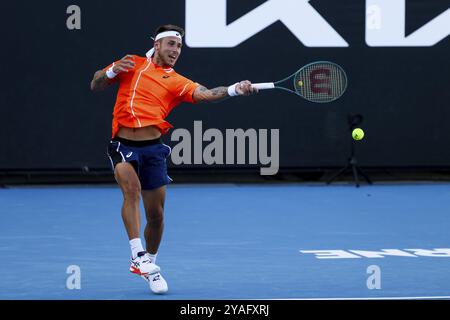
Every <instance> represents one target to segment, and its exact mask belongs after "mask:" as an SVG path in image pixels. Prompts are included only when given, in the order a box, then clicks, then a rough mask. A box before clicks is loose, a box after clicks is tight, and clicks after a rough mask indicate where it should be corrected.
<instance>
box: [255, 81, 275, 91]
mask: <svg viewBox="0 0 450 320" xmlns="http://www.w3.org/2000/svg"><path fill="white" fill-rule="evenodd" d="M252 87H253V88H256V89H258V90H266V89H274V88H275V84H274V83H273V82H264V83H253V84H252Z"/></svg>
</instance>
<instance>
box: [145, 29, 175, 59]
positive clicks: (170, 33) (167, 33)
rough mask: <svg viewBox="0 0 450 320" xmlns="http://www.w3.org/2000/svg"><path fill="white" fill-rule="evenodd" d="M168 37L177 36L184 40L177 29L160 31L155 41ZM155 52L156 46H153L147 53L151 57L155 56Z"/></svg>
mask: <svg viewBox="0 0 450 320" xmlns="http://www.w3.org/2000/svg"><path fill="white" fill-rule="evenodd" d="M167 37H177V38H178V39H180V40H182V37H181V34H180V33H179V32H177V31H164V32H161V33H158V34H157V35H156V38H155V41H158V40H160V39H162V38H167ZM154 53H155V48H151V49H150V50H149V51H148V52H147V54H146V56H147V58H149V59H150V58H151V57H152V56H153V54H154Z"/></svg>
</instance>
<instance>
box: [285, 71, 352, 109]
mask: <svg viewBox="0 0 450 320" xmlns="http://www.w3.org/2000/svg"><path fill="white" fill-rule="evenodd" d="M346 87H347V77H346V75H345V72H344V71H343V70H342V69H341V68H340V67H339V66H337V65H335V64H333V63H328V62H319V63H313V64H311V65H308V66H306V67H304V68H302V69H301V70H299V71H298V72H297V73H296V75H295V77H294V88H295V91H296V92H297V93H298V94H299V95H301V96H302V97H304V98H305V99H307V100H309V101H312V102H330V101H333V100H336V99H337V98H339V97H340V96H341V95H342V94H343V93H344V91H345V89H346Z"/></svg>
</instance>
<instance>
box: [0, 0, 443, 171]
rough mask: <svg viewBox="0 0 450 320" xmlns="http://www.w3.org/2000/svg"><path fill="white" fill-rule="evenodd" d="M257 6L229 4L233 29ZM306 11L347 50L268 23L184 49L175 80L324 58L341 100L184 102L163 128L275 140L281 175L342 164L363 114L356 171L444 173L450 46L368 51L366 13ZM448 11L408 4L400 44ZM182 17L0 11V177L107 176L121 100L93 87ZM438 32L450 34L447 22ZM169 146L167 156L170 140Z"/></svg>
mask: <svg viewBox="0 0 450 320" xmlns="http://www.w3.org/2000/svg"><path fill="white" fill-rule="evenodd" d="M205 1H206V0H205ZM220 1H221V0H219V2H220ZM272 1H273V0H272ZM395 1H397V0H395ZM400 1H403V0H400ZM264 2H265V1H257V0H246V1H241V0H229V1H228V2H227V10H228V17H227V19H228V22H229V23H231V22H232V21H234V20H235V19H237V18H239V17H241V16H242V15H244V14H246V13H247V12H249V11H251V10H252V9H254V8H255V7H257V6H258V5H260V4H263V3H264ZM310 4H311V5H312V6H313V7H314V8H315V9H316V10H317V11H318V12H319V13H320V14H321V15H322V16H323V17H324V19H325V20H326V21H327V22H328V23H329V24H330V25H331V26H332V27H333V28H334V29H335V30H336V31H337V32H338V33H339V34H340V35H341V36H342V38H344V39H345V41H346V42H347V43H348V44H349V46H348V47H340V48H333V47H314V48H313V47H306V46H305V45H303V44H302V43H301V42H300V41H299V40H298V39H297V38H296V37H295V36H294V35H293V33H291V32H290V31H289V30H288V29H287V28H286V27H285V25H284V24H283V23H281V22H276V23H274V24H272V25H271V26H269V27H268V28H266V29H265V30H263V31H261V32H259V33H258V34H257V35H255V36H254V37H252V38H250V39H248V40H247V41H245V42H243V43H241V44H240V45H239V46H237V47H233V48H192V47H189V46H187V45H186V46H185V47H184V49H183V53H182V56H181V58H180V60H179V62H178V64H177V66H176V70H177V71H178V72H179V73H181V74H183V75H185V76H187V77H189V78H191V79H193V80H195V81H197V82H199V83H202V84H203V85H206V86H208V87H215V86H219V85H229V84H232V83H234V82H236V81H237V80H241V79H250V80H252V81H254V82H263V81H270V80H277V79H279V78H282V77H284V76H286V75H289V74H290V73H292V72H293V71H295V70H296V69H297V68H299V67H301V66H302V65H304V64H306V63H308V62H311V61H315V60H331V61H334V62H336V63H338V64H340V65H342V66H343V68H344V69H345V70H346V72H347V74H348V77H349V87H348V90H347V92H346V94H345V95H344V96H343V97H342V98H341V99H340V100H338V101H336V102H334V103H330V104H313V103H309V102H307V101H305V100H303V99H301V98H298V97H296V96H294V95H290V94H286V93H284V92H270V93H269V92H262V93H261V94H259V95H256V96H252V97H246V98H239V99H229V100H227V101H225V102H223V103H220V104H211V105H207V104H201V105H190V104H183V105H180V106H179V107H177V108H176V109H175V110H174V111H173V112H172V114H171V115H170V116H169V121H170V122H171V123H172V124H174V126H175V127H176V128H186V129H189V130H192V128H193V122H194V121H195V120H201V121H202V124H203V130H206V129H207V128H218V129H220V130H225V129H226V128H243V129H248V128H255V129H280V165H281V167H282V168H308V167H309V168H311V167H312V168H314V167H316V168H318V167H333V166H341V165H343V164H344V162H345V161H346V157H347V154H348V151H349V137H348V135H349V133H348V129H347V115H348V114H349V113H359V114H361V115H363V117H364V122H363V124H362V125H361V126H362V127H363V128H364V129H365V132H366V138H365V139H364V140H363V141H362V142H361V143H359V144H358V146H357V147H358V157H359V161H360V164H361V165H363V166H377V167H407V166H427V167H443V166H449V165H450V148H449V146H450V129H449V126H448V123H449V120H450V105H449V101H450V78H449V74H450V58H449V57H450V41H449V37H448V36H447V37H446V38H444V39H443V40H442V41H439V42H438V43H437V44H436V45H433V46H427V47H399V46H397V47H395V46H393V47H373V46H369V45H368V44H367V43H366V39H365V33H366V1H362V0H341V1H336V0H313V1H310ZM70 5H78V6H79V7H80V9H81V29H80V30H69V29H68V28H67V26H66V20H67V18H68V17H69V16H70V14H67V13H66V10H67V7H68V6H70ZM449 5H450V2H449V1H448V0H434V1H431V0H427V1H423V0H407V1H406V34H407V35H409V34H411V33H412V32H414V31H415V30H416V29H418V28H421V27H422V26H423V25H424V24H426V23H427V22H429V21H430V20H432V19H433V18H435V17H436V16H438V15H439V14H441V13H442V12H444V11H446V10H448V8H449ZM185 7H186V3H185V1H181V0H165V1H149V0H146V1H144V0H133V1H127V2H124V1H111V0H109V1H87V0H83V1H75V2H72V1H45V2H42V1H8V2H7V3H3V4H2V9H3V10H2V13H3V14H2V19H1V22H0V23H1V28H0V30H1V31H0V32H1V34H2V50H1V51H0V55H1V60H0V61H1V74H2V77H1V79H0V81H1V86H0V88H1V95H0V119H1V126H0V136H1V137H2V146H1V148H0V170H3V171H7V170H11V169H52V170H59V169H70V168H82V167H86V166H87V167H89V168H91V169H105V168H107V167H108V166H109V161H108V159H107V158H106V154H105V152H106V144H107V142H108V141H109V139H110V132H111V128H110V126H111V113H112V107H113V104H114V101H115V89H116V88H110V90H107V91H105V92H102V93H93V92H91V91H90V89H89V84H90V80H91V78H92V75H93V73H94V72H95V71H96V70H98V69H100V68H102V67H104V66H106V65H108V64H109V63H110V62H112V61H114V60H116V59H118V58H121V57H122V56H124V55H125V54H127V53H133V54H139V55H144V54H145V52H146V51H147V50H148V49H149V48H150V46H151V45H152V41H151V39H150V35H152V34H153V32H154V30H155V29H156V27H157V26H158V25H161V24H166V23H173V24H178V25H180V26H182V27H184V26H185V24H186V17H185ZM203 14H204V15H208V12H207V11H206V12H204V13H203ZM205 27H206V28H207V26H205ZM308 27H311V26H305V28H308ZM442 27H444V28H446V29H447V35H448V33H449V32H450V21H446V23H444V24H441V28H442ZM187 33H189V29H188V30H187ZM165 142H166V143H167V144H169V145H171V144H172V145H173V142H172V141H171V139H170V134H169V135H167V136H166V137H165ZM195 167H206V165H196V166H195Z"/></svg>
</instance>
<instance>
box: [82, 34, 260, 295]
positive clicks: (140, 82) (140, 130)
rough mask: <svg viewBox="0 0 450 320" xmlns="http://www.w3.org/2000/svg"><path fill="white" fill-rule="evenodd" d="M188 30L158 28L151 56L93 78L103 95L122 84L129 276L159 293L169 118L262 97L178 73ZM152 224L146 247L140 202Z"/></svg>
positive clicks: (121, 166) (118, 129)
mask: <svg viewBox="0 0 450 320" xmlns="http://www.w3.org/2000/svg"><path fill="white" fill-rule="evenodd" d="M183 36H184V30H183V29H182V28H180V27H178V26H175V25H164V26H161V27H159V28H158V29H157V31H156V34H155V38H154V47H153V48H152V49H151V50H150V51H149V52H147V54H146V57H141V56H137V55H126V56H125V57H123V58H122V59H121V60H118V61H116V62H114V63H112V64H110V65H109V66H107V67H105V68H104V69H103V70H99V71H97V72H96V73H95V74H94V78H93V80H92V82H91V89H92V90H93V91H98V90H102V89H104V88H106V87H107V86H108V85H111V84H113V83H116V82H118V83H119V89H118V93H117V99H116V103H115V106H114V112H113V121H112V139H111V141H110V143H109V145H108V157H109V160H110V161H111V166H112V169H113V170H114V176H115V178H116V181H117V183H118V184H119V186H120V188H121V190H122V194H123V205H122V219H123V222H124V225H125V229H126V231H127V234H128V238H129V240H130V247H131V266H130V271H131V272H132V273H135V274H137V275H139V276H141V277H142V278H144V279H145V280H146V281H147V282H148V283H149V286H150V289H151V290H152V291H153V292H154V293H157V294H161V293H165V292H167V290H168V286H167V282H166V280H165V279H164V278H163V277H162V275H161V272H160V268H159V266H157V265H156V257H157V254H158V248H159V245H160V243H161V238H162V234H163V229H164V202H165V196H166V185H167V184H168V183H170V182H171V179H170V177H169V176H168V175H167V166H166V158H167V157H168V156H169V155H170V152H171V149H170V147H169V146H167V145H165V144H164V143H162V141H161V136H162V135H164V134H166V133H167V132H168V131H169V130H170V128H172V125H171V124H170V123H168V122H167V121H166V120H165V119H166V117H167V116H168V115H169V113H170V112H171V111H172V109H173V108H174V107H175V106H177V105H178V104H180V103H182V102H189V103H200V102H218V101H222V100H224V99H226V98H228V97H230V96H247V95H251V94H255V93H257V91H258V90H257V89H255V88H253V87H252V85H251V83H250V81H247V80H246V81H241V82H238V83H235V84H233V85H231V86H226V87H218V88H214V89H207V88H206V87H204V86H202V85H200V84H198V83H196V82H193V81H191V80H189V79H188V78H185V77H183V76H181V75H179V74H178V73H176V72H175V70H174V69H173V67H174V66H175V63H176V62H177V60H178V58H179V57H180V54H181V48H182V38H183ZM141 199H142V201H143V204H144V208H145V214H146V219H147V224H146V226H145V230H144V238H145V242H146V248H145V249H144V247H143V245H142V242H141V238H140V209H139V206H140V201H141Z"/></svg>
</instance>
